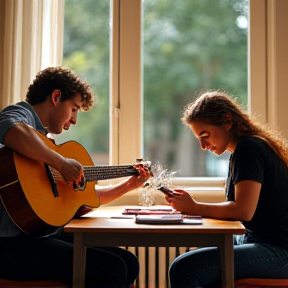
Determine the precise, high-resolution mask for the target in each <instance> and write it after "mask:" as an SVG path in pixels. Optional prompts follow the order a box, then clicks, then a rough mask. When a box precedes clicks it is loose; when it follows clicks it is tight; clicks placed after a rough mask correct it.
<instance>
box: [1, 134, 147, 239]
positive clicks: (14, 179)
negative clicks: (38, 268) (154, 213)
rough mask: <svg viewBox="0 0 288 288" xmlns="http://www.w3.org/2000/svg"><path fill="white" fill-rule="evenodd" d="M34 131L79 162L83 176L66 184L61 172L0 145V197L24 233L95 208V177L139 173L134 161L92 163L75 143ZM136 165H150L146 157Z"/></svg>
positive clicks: (47, 229) (40, 231) (49, 228)
mask: <svg viewBox="0 0 288 288" xmlns="http://www.w3.org/2000/svg"><path fill="white" fill-rule="evenodd" d="M36 133H38V134H39V137H40V138H41V139H42V141H43V142H44V143H45V144H46V145H47V146H48V147H49V148H50V149H52V150H54V151H55V152H57V153H59V154H61V155H62V156H64V157H66V158H73V159H76V160H77V161H78V162H80V163H81V164H82V165H83V167H84V177H83V181H82V183H81V184H80V185H79V186H77V187H76V186H75V185H67V183H66V182H65V181H64V179H63V177H62V175H61V174H60V173H59V172H58V171H56V170H53V168H51V167H49V166H48V165H47V164H43V163H39V162H36V161H33V160H31V159H28V158H26V157H23V156H22V155H20V154H19V153H17V152H15V151H14V150H12V149H10V148H8V147H5V146H4V147H2V148H0V163H1V165H0V198H1V201H2V203H3V205H4V207H5V209H6V211H7V213H8V214H9V216H10V218H11V219H12V221H13V222H14V223H15V224H16V225H17V226H18V227H19V228H20V229H21V230H22V231H24V232H25V233H27V234H32V235H35V236H44V235H49V234H52V233H54V232H55V231H56V230H57V229H58V228H59V227H60V226H63V225H65V224H66V223H68V222H69V221H70V220H71V219H72V218H74V217H75V216H81V215H83V214H85V213H87V212H89V211H91V210H93V209H95V208H97V207H98V206H99V205H100V203H99V199H98V197H97V194H96V192H95V188H94V185H95V184H96V183H97V181H98V180H104V179H112V178H121V177H126V176H131V175H137V174H139V172H138V170H137V168H136V167H137V166H135V165H119V166H94V163H93V161H92V160H91V157H90V155H89V154H88V152H87V151H86V150H85V148H84V147H83V146H82V145H80V144H79V143H77V142H75V141H68V142H66V143H64V144H61V145H56V144H54V143H53V142H52V141H51V140H50V139H49V138H47V137H46V136H45V135H42V134H41V133H39V132H36ZM139 165H145V166H146V167H147V168H148V169H150V162H149V161H147V162H144V161H143V162H140V164H139Z"/></svg>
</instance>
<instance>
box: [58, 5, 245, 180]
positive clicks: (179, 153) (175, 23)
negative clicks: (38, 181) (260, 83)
mask: <svg viewBox="0 0 288 288" xmlns="http://www.w3.org/2000/svg"><path fill="white" fill-rule="evenodd" d="M95 3H97V5H95ZM137 13H138V14H137ZM139 13H140V14H139ZM141 13H142V14H141ZM110 15H111V16H110ZM119 15H121V16H119ZM138 16H139V17H138ZM140 16H142V22H141V19H140V18H141V17H140ZM109 17H111V20H109ZM109 21H110V22H109ZM109 23H110V27H109ZM247 25H248V0H219V1H211V0H201V1H199V0H179V1H172V0H144V1H131V0H128V1H116V0H114V1H111V5H110V1H108V0H107V1H97V2H95V1H93V0H83V1H75V0H66V4H65V25H64V31H65V32H64V35H65V37H64V62H63V63H64V65H66V66H68V67H69V68H72V69H73V70H74V71H75V72H76V73H78V74H80V75H81V76H82V77H83V78H86V79H87V80H88V82H89V83H91V84H92V87H93V89H95V90H94V91H95V93H96V94H97V95H98V97H97V101H96V106H95V107H94V108H93V110H92V111H90V112H89V113H80V115H79V119H78V121H79V124H78V125H77V126H78V127H75V128H72V129H71V131H69V132H67V133H66V132H65V133H64V135H63V138H60V137H62V136H60V137H59V139H58V138H57V141H59V142H63V139H66V140H68V139H75V140H77V141H78V142H80V143H81V144H82V145H83V146H84V147H85V148H86V149H87V150H88V152H89V153H90V154H91V155H93V160H94V163H95V164H108V162H109V157H110V163H111V164H122V163H127V162H131V161H133V159H135V158H137V157H141V156H144V157H145V158H147V159H150V160H152V161H155V162H159V163H160V164H163V165H164V166H166V167H167V168H168V169H172V170H174V171H177V174H176V175H177V176H194V177H195V176H225V175H226V167H227V165H226V161H227V158H228V155H227V154H225V155H223V156H221V157H217V156H215V155H214V154H212V153H210V152H207V153H206V152H204V151H201V152H200V151H199V150H200V148H199V144H198V143H197V140H196V139H195V138H194V136H193V135H192V133H191V132H190V131H189V130H188V129H187V127H185V126H184V125H183V124H182V123H181V121H180V117H181V111H182V110H183V107H184V105H186V104H188V103H189V102H191V101H192V100H193V98H194V97H195V95H196V93H197V92H198V91H199V90H201V89H225V90H226V91H227V92H228V93H232V94H233V95H234V96H236V97H237V98H238V99H239V101H240V102H241V103H243V104H244V105H247V102H248V98H247V97H248V96H247V95H248V91H247V90H248V88H247V86H248V85H247V82H248V81H247V79H248V72H247V70H248V69H247V62H248V61H247V31H248V27H247ZM141 29H142V30H141ZM110 31H111V33H110ZM140 32H141V33H140ZM109 38H110V43H112V46H111V47H110V48H109ZM116 46H117V47H116ZM115 51H116V52H115ZM139 63H140V65H139ZM141 63H142V64H141ZM141 65H142V66H141ZM109 67H111V68H112V70H111V71H110V77H109ZM142 72H143V74H142ZM109 79H110V84H109ZM141 81H142V82H141ZM109 85H110V86H109ZM109 87H110V90H109ZM109 94H110V101H109V96H108V95H109ZM142 97H143V99H142ZM142 113H143V115H142ZM109 114H110V116H109ZM109 117H110V134H109ZM142 117H143V118H142ZM142 119H143V122H142ZM87 135H89V137H87ZM142 137H143V138H142ZM109 141H110V142H113V143H112V144H111V143H110V155H109ZM135 147H136V148H135ZM135 151H136V152H135ZM187 159H188V160H187ZM222 167H223V168H222Z"/></svg>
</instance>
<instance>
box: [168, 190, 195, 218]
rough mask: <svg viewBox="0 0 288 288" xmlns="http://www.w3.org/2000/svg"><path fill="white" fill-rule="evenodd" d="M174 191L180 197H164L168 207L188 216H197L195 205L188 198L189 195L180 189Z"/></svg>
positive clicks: (190, 198)
mask: <svg viewBox="0 0 288 288" xmlns="http://www.w3.org/2000/svg"><path fill="white" fill-rule="evenodd" d="M174 191H176V192H178V193H179V194H180V195H175V196H168V195H166V196H165V199H166V201H167V202H168V204H169V205H170V206H172V207H173V208H174V209H175V210H177V211H179V212H181V213H183V214H190V215H198V213H197V203H196V202H195V200H194V199H193V198H192V197H191V196H190V194H189V193H188V192H186V191H184V190H181V189H175V190H174Z"/></svg>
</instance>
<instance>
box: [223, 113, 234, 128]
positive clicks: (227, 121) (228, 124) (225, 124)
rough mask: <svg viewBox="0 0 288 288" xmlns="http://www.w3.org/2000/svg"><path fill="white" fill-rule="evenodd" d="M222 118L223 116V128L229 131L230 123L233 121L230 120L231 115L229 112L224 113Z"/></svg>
mask: <svg viewBox="0 0 288 288" xmlns="http://www.w3.org/2000/svg"><path fill="white" fill-rule="evenodd" d="M224 118H225V120H224V128H225V130H227V131H229V130H230V129H231V127H232V124H233V122H232V119H233V117H232V115H231V114H230V113H229V114H226V115H225V116H224Z"/></svg>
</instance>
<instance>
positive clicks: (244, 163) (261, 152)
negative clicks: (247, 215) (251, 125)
mask: <svg viewBox="0 0 288 288" xmlns="http://www.w3.org/2000/svg"><path fill="white" fill-rule="evenodd" d="M243 180H254V181H257V182H260V183H261V184H262V186H261V191H260V196H259V201H258V204H257V208H256V211H255V214H254V216H253V218H252V219H251V221H243V225H244V226H245V227H246V230H247V233H246V237H245V242H246V243H267V244H274V245H279V246H282V247H284V248H286V249H288V168H287V166H286V164H285V162H284V161H283V160H282V159H281V158H280V157H279V156H278V155H277V154H276V153H275V152H274V150H273V149H272V148H271V147H270V146H269V145H268V144H266V143H265V142H264V141H263V140H261V139H259V138H257V137H245V138H242V139H240V141H239V142H238V144H237V146H236V149H235V151H234V153H233V154H232V155H231V157H230V168H229V173H228V178H227V185H226V196H227V200H228V201H233V200H234V199H235V190H234V184H236V183H237V182H240V181H243ZM252 193H253V192H252Z"/></svg>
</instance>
